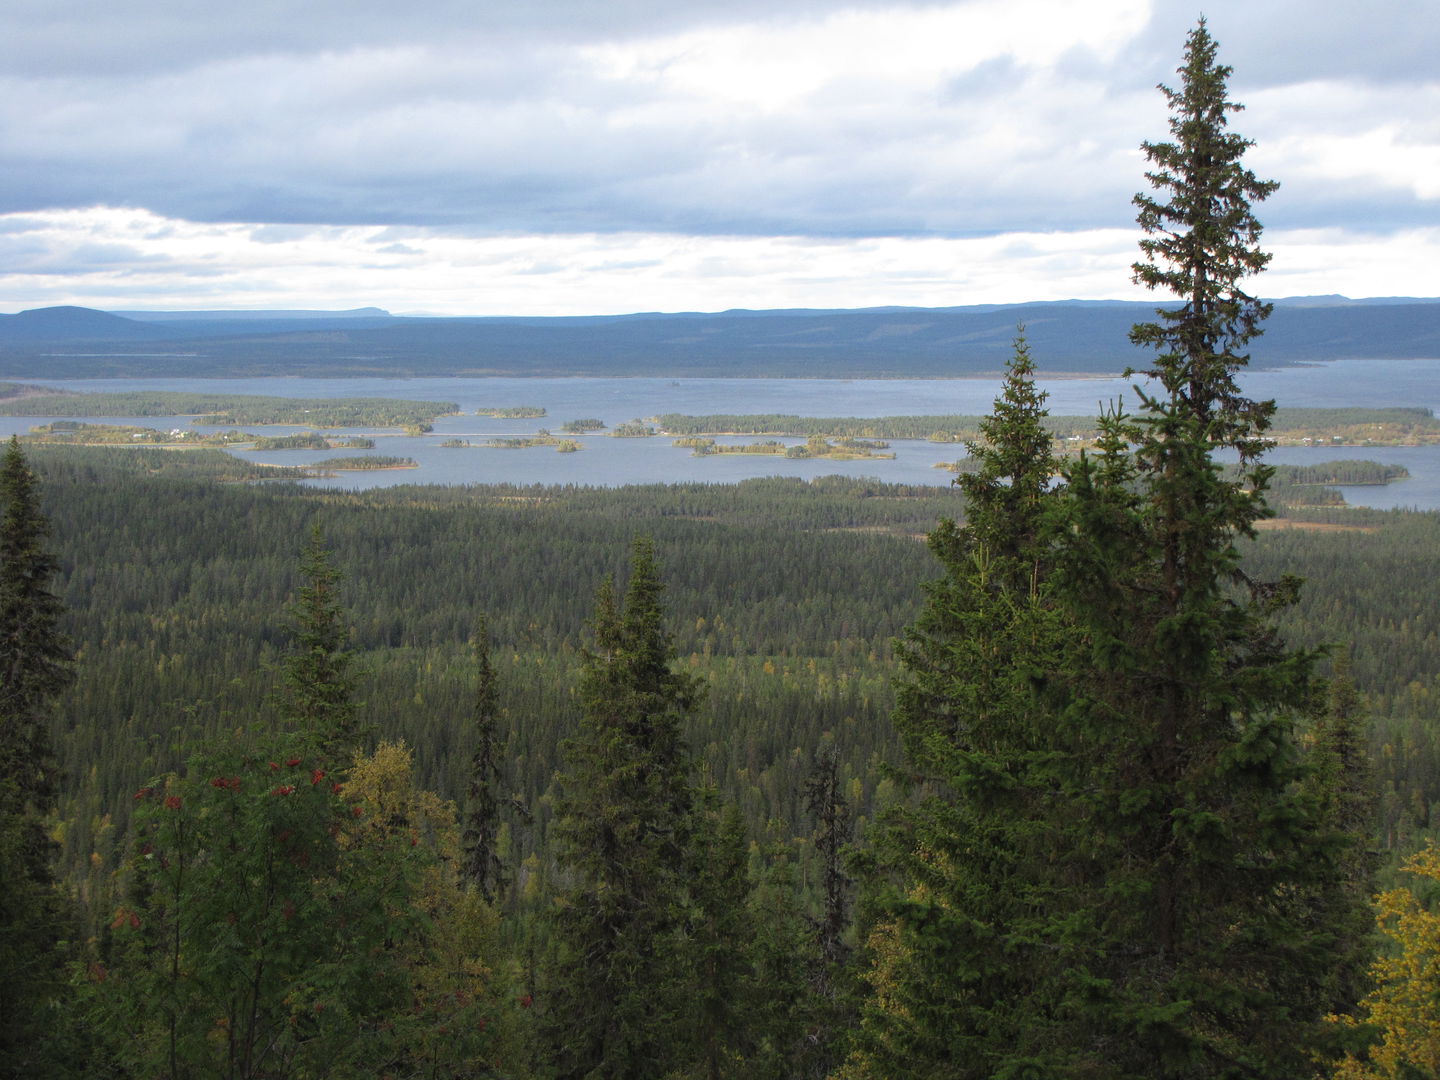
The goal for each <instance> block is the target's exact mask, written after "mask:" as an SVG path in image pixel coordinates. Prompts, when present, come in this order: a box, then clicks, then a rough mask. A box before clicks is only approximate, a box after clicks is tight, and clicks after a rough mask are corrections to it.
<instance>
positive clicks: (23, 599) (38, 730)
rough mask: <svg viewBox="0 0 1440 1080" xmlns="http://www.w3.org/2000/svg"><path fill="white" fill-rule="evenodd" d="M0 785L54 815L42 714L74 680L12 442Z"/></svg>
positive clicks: (2, 567) (2, 466)
mask: <svg viewBox="0 0 1440 1080" xmlns="http://www.w3.org/2000/svg"><path fill="white" fill-rule="evenodd" d="M0 513H3V518H0V782H5V781H8V782H9V783H11V784H13V785H14V792H13V797H14V798H15V799H18V800H19V804H17V808H18V806H19V805H23V806H27V807H29V808H30V809H32V810H35V811H38V812H40V813H46V812H48V811H50V810H51V809H53V808H54V803H55V761H54V755H53V752H52V750H51V747H50V736H49V729H48V725H47V718H46V715H45V712H46V709H47V708H48V706H49V705H50V703H52V702H53V701H54V700H55V698H56V696H57V695H59V693H60V692H61V691H62V690H63V689H65V687H66V686H68V685H69V683H70V681H71V679H72V678H73V677H74V676H73V673H72V671H71V666H70V664H71V652H70V641H69V639H68V638H67V637H66V636H65V634H64V633H63V632H62V630H61V629H60V620H61V617H62V615H63V614H64V605H63V604H61V602H60V598H59V597H58V596H56V595H55V593H54V592H53V591H52V589H51V581H52V579H53V578H54V577H55V575H56V573H57V572H58V571H59V566H58V564H57V563H56V561H55V558H54V556H53V555H51V554H50V552H49V551H48V550H47V548H46V547H45V541H46V539H47V538H48V536H49V533H50V523H49V521H48V520H47V519H46V517H45V515H44V513H43V512H42V511H41V509H40V493H39V486H38V484H37V483H36V480H35V474H34V473H33V472H32V471H31V470H30V466H29V465H28V464H27V463H26V461H25V455H24V454H23V453H22V452H21V450H20V441H19V439H17V438H15V437H14V436H12V437H11V439H10V445H9V447H8V448H7V449H6V451H5V457H4V460H3V463H0Z"/></svg>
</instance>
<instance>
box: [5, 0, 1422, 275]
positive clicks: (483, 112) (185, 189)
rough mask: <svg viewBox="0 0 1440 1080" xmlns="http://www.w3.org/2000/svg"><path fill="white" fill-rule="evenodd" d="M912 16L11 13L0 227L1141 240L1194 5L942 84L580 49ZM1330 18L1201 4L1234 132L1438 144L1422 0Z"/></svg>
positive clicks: (1394, 209) (1243, 3)
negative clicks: (632, 61)
mask: <svg viewBox="0 0 1440 1080" xmlns="http://www.w3.org/2000/svg"><path fill="white" fill-rule="evenodd" d="M929 6H930V7H931V8H938V7H944V6H946V5H941V4H934V5H929ZM971 6H972V7H974V8H975V10H980V9H982V8H984V7H985V5H983V4H979V3H975V4H972V5H971ZM918 7H920V5H915V4H905V5H900V4H894V3H887V2H885V0H860V2H843V0H786V2H783V3H781V4H779V5H777V4H775V3H774V2H773V0H771V2H769V3H762V2H761V0H689V2H670V3H660V2H654V0H645V2H642V0H610V2H607V3H604V4H597V3H594V2H593V0H547V2H546V3H544V4H535V3H520V2H517V0H491V2H487V3H475V2H474V0H431V2H427V3H425V4H423V5H419V6H418V7H415V8H408V9H402V8H400V7H397V6H396V5H395V4H394V3H393V2H392V0H385V2H381V0H317V2H315V3H312V4H308V5H299V6H297V5H293V4H290V3H288V2H287V3H285V4H281V3H279V2H278V0H250V2H247V3H243V4H238V5H206V6H205V8H204V17H203V18H199V17H196V4H195V3H188V2H180V0H135V2H130V3H126V4H119V5H117V4H114V3H113V0H67V2H65V3H55V2H54V0H19V2H18V3H17V4H15V5H12V8H13V9H14V10H13V11H12V12H11V13H10V16H9V23H8V25H7V33H6V34H5V35H4V36H3V37H0V127H3V129H4V130H5V131H6V140H5V144H4V147H3V150H0V212H17V211H18V212H28V211H38V210H43V209H53V208H67V207H85V206H92V205H100V204H104V205H112V206H128V207H144V208H148V209H151V210H153V211H155V212H157V213H160V214H163V215H166V216H169V217H173V218H182V219H188V220H192V221H200V222H227V221H234V222H250V223H257V224H261V225H266V226H270V227H274V228H276V229H281V230H282V231H278V232H273V233H271V232H269V231H268V230H257V231H256V232H255V233H254V234H253V238H254V239H256V240H266V239H274V240H286V239H290V238H291V237H292V236H293V233H291V232H288V231H283V230H285V229H289V228H291V227H303V226H307V225H320V224H364V225H394V226H397V227H400V228H402V229H403V227H406V226H411V227H438V228H444V229H448V230H457V231H460V232H464V233H470V234H477V233H479V234H484V233H489V234H500V233H507V232H540V233H545V232H595V231H598V232H609V231H616V232H622V231H673V232H678V233H693V234H711V235H718V234H736V235H766V234H777V233H778V234H790V235H810V234H813V235H816V236H835V237H847V236H849V237H855V236H883V235H893V236H909V235H924V234H941V235H949V236H972V235H985V234H989V233H996V232H1005V231H1013V230H1058V229H1082V228H1091V227H1123V226H1125V225H1126V224H1128V223H1129V221H1130V220H1131V217H1132V214H1131V208H1130V205H1129V197H1130V195H1131V194H1132V193H1133V191H1134V190H1135V188H1136V187H1137V186H1138V185H1139V183H1140V172H1141V164H1140V162H1139V159H1138V157H1137V155H1136V153H1135V147H1136V146H1137V145H1138V143H1139V141H1140V140H1141V139H1142V138H1146V137H1151V138H1155V137H1162V136H1163V135H1164V128H1163V124H1164V108H1163V102H1161V101H1160V99H1159V95H1158V94H1156V93H1155V92H1154V90H1153V87H1154V84H1155V83H1156V82H1158V81H1161V80H1165V81H1170V80H1172V79H1173V71H1174V68H1175V66H1176V64H1177V63H1178V59H1179V47H1180V44H1181V41H1182V39H1183V36H1184V33H1185V32H1186V30H1187V29H1188V27H1189V26H1190V25H1191V24H1192V23H1193V19H1194V11H1193V9H1192V8H1191V7H1190V5H1189V4H1188V3H1187V4H1181V3H1179V2H1178V0H1158V2H1156V3H1155V4H1154V5H1153V7H1152V10H1151V11H1150V16H1149V18H1148V20H1146V21H1145V22H1144V23H1143V25H1142V26H1140V27H1139V32H1138V33H1137V34H1136V35H1135V36H1134V37H1133V38H1132V39H1130V40H1128V41H1122V42H1120V43H1119V44H1120V47H1119V49H1118V51H1117V52H1115V53H1114V55H1110V54H1108V53H1106V52H1105V50H1103V49H1096V48H1091V47H1087V46H1084V45H1081V44H1077V45H1076V46H1075V47H1073V48H1070V49H1069V50H1066V51H1064V52H1063V53H1062V54H1061V55H1060V56H1059V58H1058V59H1057V60H1055V61H1054V62H1053V63H1049V64H1046V65H1042V66H1037V64H1036V63H1034V62H1027V61H1025V60H1024V59H1023V58H1022V57H1020V56H1018V55H1016V54H1015V53H1014V52H1013V51H1007V50H1003V49H1002V50H1000V51H998V52H992V54H990V55H986V56H983V57H982V58H981V59H980V60H978V61H975V62H969V61H961V60H957V61H956V62H955V64H954V66H953V69H952V70H950V71H948V72H945V73H944V74H943V77H938V78H936V79H935V80H934V81H933V82H931V83H929V84H926V83H914V84H903V83H902V81H901V80H899V79H898V78H896V77H891V76H881V75H877V74H874V73H865V72H858V73H856V74H855V75H854V76H853V77H846V75H845V74H844V73H842V74H841V75H839V76H835V77H831V78H827V79H825V80H823V81H821V82H819V83H817V84H816V85H814V86H811V87H809V88H806V89H802V90H801V91H797V92H795V93H793V94H791V96H789V97H788V98H784V99H783V100H780V99H777V102H774V103H772V102H767V101H759V100H752V99H749V98H747V97H746V96H745V93H744V91H745V90H746V89H747V88H746V87H744V86H737V87H733V88H732V87H726V86H723V85H722V86H721V88H720V91H719V92H717V93H711V92H709V91H707V90H703V89H697V88H695V87H694V86H688V85H686V84H683V83H677V84H673V85H672V84H671V83H668V82H667V81H666V79H667V77H668V76H669V75H670V74H671V73H672V66H671V65H674V64H677V63H679V64H683V63H684V62H685V61H686V60H687V59H688V58H686V57H683V56H681V57H663V56H662V57H661V58H660V59H657V60H653V61H647V63H650V65H651V66H649V67H644V68H643V69H642V70H640V71H639V72H638V73H630V74H629V75H617V74H615V73H614V72H609V71H606V70H605V69H604V68H603V65H600V64H597V62H595V60H594V55H593V54H592V53H590V52H587V51H585V50H586V49H589V48H590V47H593V46H608V45H614V44H615V43H625V42H636V41H641V40H645V39H649V38H653V37H655V36H656V35H663V34H669V33H678V32H682V31H684V32H689V31H695V30H697V29H707V28H708V29H713V30H715V31H716V32H722V31H724V30H725V29H726V28H729V27H733V26H736V25H739V24H742V23H746V22H757V21H759V22H763V23H765V24H766V25H768V26H773V27H774V28H776V32H777V33H778V32H780V31H781V30H783V29H784V28H787V27H793V26H794V25H796V24H797V22H799V21H802V20H804V19H807V18H820V17H822V16H826V15H838V14H840V13H843V12H846V11H852V10H855V9H860V8H863V9H868V10H872V11H893V12H895V13H896V16H897V17H899V14H900V13H902V12H905V11H913V10H916V9H917V8H918ZM1330 7H1331V8H1333V10H1325V11H1317V5H1315V4H1314V3H1313V0H1310V2H1309V3H1306V4H1301V3H1299V2H1296V0H1267V2H1266V3H1263V4H1259V3H1254V2H1253V0H1217V2H1214V3H1211V4H1209V5H1207V8H1208V12H1209V17H1210V25H1211V28H1212V30H1213V32H1214V33H1215V35H1216V37H1217V38H1218V39H1219V40H1220V41H1221V43H1222V55H1223V58H1224V59H1225V60H1226V62H1228V63H1231V64H1232V65H1233V66H1234V67H1235V69H1236V76H1235V80H1234V88H1235V91H1236V94H1237V96H1238V97H1240V98H1241V99H1242V100H1249V101H1251V103H1252V105H1253V106H1255V107H1254V108H1252V111H1250V112H1247V113H1245V114H1242V116H1241V117H1240V118H1239V119H1238V120H1237V122H1236V123H1237V126H1238V127H1239V129H1240V130H1242V131H1244V132H1246V133H1247V134H1253V135H1254V136H1255V137H1257V138H1259V139H1260V140H1261V142H1262V151H1261V152H1262V153H1263V146H1264V144H1266V143H1270V144H1281V143H1283V144H1284V145H1286V146H1287V148H1288V149H1287V152H1293V153H1297V154H1298V153H1302V152H1303V146H1302V145H1301V144H1302V143H1304V141H1305V140H1308V139H1311V138H1320V137H1322V136H1323V137H1335V136H1341V135H1349V136H1353V137H1359V136H1363V135H1364V134H1365V133H1366V132H1369V131H1371V130H1373V129H1375V128H1376V127H1377V126H1381V125H1388V126H1389V127H1390V128H1392V129H1394V130H1395V131H1396V132H1398V135H1397V138H1401V139H1405V140H1409V141H1410V142H1411V143H1412V144H1414V145H1417V146H1420V147H1429V148H1433V147H1435V146H1436V145H1437V144H1440V122H1437V120H1436V116H1437V114H1440V109H1436V108H1432V107H1431V102H1432V100H1433V99H1434V96H1435V95H1436V94H1437V93H1440V91H1437V89H1436V87H1437V86H1440V83H1437V81H1436V76H1435V73H1434V64H1433V57H1434V56H1436V55H1440V15H1437V13H1436V11H1435V9H1434V8H1433V5H1429V4H1416V3H1414V2H1413V0H1378V2H1376V3H1372V4H1370V5H1368V6H1366V7H1365V8H1364V9H1363V10H1362V9H1361V8H1360V7H1359V6H1358V5H1343V6H1342V5H1330ZM962 44H963V43H962ZM801 59H804V58H803V57H797V60H801ZM736 78H737V79H738V78H739V76H738V75H737V76H736ZM1297 87H1298V88H1299V89H1295V88H1297ZM731 89H734V90H736V91H737V92H736V93H735V94H734V95H731V96H728V97H727V92H728V91H729V90H731ZM1262 102H1263V104H1264V105H1265V106H1266V107H1267V108H1266V109H1261V108H1260V107H1259V105H1260V104H1261V103H1262ZM1292 141H1293V142H1294V143H1295V145H1294V146H1293V147H1291V146H1290V142H1292ZM1284 164H1285V162H1282V161H1277V162H1275V163H1274V167H1273V168H1272V169H1271V172H1272V173H1273V174H1275V175H1279V176H1280V177H1281V179H1282V180H1284V181H1285V184H1286V187H1285V189H1284V195H1283V197H1277V199H1276V201H1275V202H1274V204H1272V205H1273V206H1274V210H1275V217H1274V219H1273V220H1274V222H1275V223H1276V224H1283V225H1289V226H1295V227H1300V226H1306V225H1321V224H1326V225H1328V224H1334V223H1337V222H1344V221H1349V220H1361V221H1363V223H1364V224H1365V225H1366V226H1368V227H1371V228H1382V229H1383V228H1398V227H1403V226H1405V225H1407V224H1415V223H1428V222H1430V221H1433V220H1434V218H1435V212H1434V211H1435V198H1434V197H1431V196H1430V195H1428V194H1426V193H1425V192H1424V191H1422V190H1420V189H1419V188H1417V186H1416V185H1415V184H1410V185H1408V186H1407V185H1406V184H1405V183H1399V182H1381V181H1379V180H1376V179H1375V178H1367V177H1366V176H1364V175H1359V174H1356V175H1346V176H1343V177H1340V178H1338V179H1337V178H1336V177H1335V176H1332V175H1327V174H1326V173H1324V171H1323V169H1322V164H1323V163H1322V161H1321V159H1320V158H1319V157H1314V158H1313V160H1311V161H1310V162H1309V163H1308V164H1306V165H1304V167H1303V168H1301V169H1300V170H1299V171H1298V172H1297V173H1296V174H1295V175H1287V174H1286V170H1285V168H1284ZM1266 165H1267V166H1269V165H1270V162H1269V161H1268V160H1267V161H1266ZM393 239H394V241H395V242H396V243H401V242H403V240H404V239H405V237H404V236H403V235H397V236H396V237H394V238H393ZM390 250H392V251H395V253H403V252H401V251H399V250H398V249H390Z"/></svg>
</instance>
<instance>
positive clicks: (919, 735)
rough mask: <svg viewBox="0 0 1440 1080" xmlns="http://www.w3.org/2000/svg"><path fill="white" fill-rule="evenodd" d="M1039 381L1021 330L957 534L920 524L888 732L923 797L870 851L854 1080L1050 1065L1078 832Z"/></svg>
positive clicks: (979, 446) (945, 525)
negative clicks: (928, 552)
mask: <svg viewBox="0 0 1440 1080" xmlns="http://www.w3.org/2000/svg"><path fill="white" fill-rule="evenodd" d="M1033 379H1034V364H1033V361H1032V359H1031V357H1030V353H1029V349H1028V347H1027V345H1026V342H1025V340H1024V338H1023V336H1022V337H1021V338H1019V339H1017V341H1016V343H1015V353H1014V356H1013V358H1012V360H1011V364H1010V368H1009V371H1008V373H1007V377H1006V380H1005V384H1004V388H1003V390H1002V394H1001V396H1000V398H998V399H997V400H996V403H995V411H994V414H993V415H992V416H991V417H989V418H987V420H986V421H985V422H984V423H983V424H982V434H983V438H984V441H983V442H980V443H976V444H974V445H972V446H971V447H970V450H971V454H972V457H973V458H974V459H975V460H976V461H977V462H978V463H979V468H978V470H977V471H976V472H974V473H972V474H968V475H965V476H962V477H960V478H959V479H958V480H957V485H959V486H960V487H961V488H962V490H963V491H964V493H965V496H966V511H967V527H966V528H964V529H961V528H960V527H958V526H957V525H956V524H955V522H954V521H952V520H948V519H947V520H942V521H941V522H940V524H939V526H938V527H937V528H936V529H935V531H934V532H932V533H931V535H930V545H931V548H932V550H933V551H934V553H935V554H936V556H937V557H938V558H939V559H940V562H941V564H942V566H943V567H944V569H945V576H944V577H942V578H940V579H939V580H937V581H935V582H933V583H931V584H930V585H929V586H927V589H926V593H927V603H926V606H925V608H924V610H923V611H922V612H921V615H920V617H919V619H918V620H917V621H916V623H915V625H914V626H913V627H912V628H911V629H910V630H909V631H908V632H907V634H906V637H905V639H904V641H903V642H902V643H901V645H900V647H899V651H900V659H901V663H902V665H903V667H904V669H905V678H904V680H903V681H902V682H901V683H900V684H899V686H898V687H897V693H896V709H895V713H894V722H895V727H896V730H897V732H898V734H899V736H900V739H901V741H902V745H903V747H904V750H905V759H906V764H905V770H906V772H905V775H906V778H907V779H908V780H909V781H910V782H911V783H914V784H919V785H922V786H921V789H920V794H921V798H919V800H918V801H917V802H915V803H914V804H913V805H910V806H902V807H899V808H897V809H896V810H895V811H894V812H893V813H892V814H891V816H890V818H889V820H888V821H887V823H886V828H885V830H884V832H883V833H882V834H881V835H880V837H879V838H878V840H877V844H876V854H875V858H876V868H875V871H873V872H872V875H871V891H872V897H871V900H870V902H869V905H870V907H871V908H872V909H873V910H872V914H871V916H870V918H871V921H872V923H873V929H872V932H871V935H870V939H869V941H868V943H867V944H868V949H869V963H870V972H869V974H868V976H867V979H868V981H869V984H870V989H871V993H870V998H869V1000H868V1002H867V1003H866V1008H865V1012H864V1014H863V1017H862V1022H861V1027H860V1031H859V1032H858V1034H857V1037H856V1046H855V1049H854V1051H853V1052H852V1054H851V1057H850V1060H849V1061H848V1063H847V1065H846V1067H845V1069H844V1070H843V1072H842V1075H844V1076H846V1077H850V1078H857V1080H858V1078H861V1077H875V1078H879V1077H891V1076H894V1077H900V1076H906V1077H908V1076H917V1077H918V1076H956V1077H959V1076H975V1077H989V1076H993V1075H1012V1074H1014V1075H1023V1072H1017V1070H1021V1069H1023V1068H1025V1067H1029V1065H1028V1064H1027V1063H1029V1064H1033V1063H1034V1062H1035V1061H1036V1060H1039V1059H1040V1058H1044V1057H1046V1056H1048V1055H1049V1054H1050V1052H1051V1048H1050V1047H1049V1046H1048V1043H1049V1040H1050V1038H1051V1031H1050V1028H1051V1027H1052V1025H1053V1022H1054V1016H1055V1010H1056V1008H1057V1003H1058V1002H1059V1001H1060V1000H1062V999H1063V996H1064V994H1065V993H1066V992H1067V990H1068V989H1069V987H1068V985H1067V982H1066V980H1065V978H1064V974H1065V971H1066V965H1067V962H1068V960H1069V958H1070V956H1071V945H1070V943H1069V942H1068V941H1066V940H1065V939H1064V937H1063V909H1061V908H1059V907H1058V906H1057V897H1059V896H1061V895H1063V894H1064V893H1065V890H1066V888H1067V887H1068V886H1067V884H1066V883H1065V882H1064V880H1063V877H1064V875H1063V873H1062V872H1061V871H1060V870H1059V867H1060V865H1061V864H1060V863H1059V861H1058V858H1059V857H1061V856H1062V854H1063V853H1064V852H1065V851H1066V849H1067V847H1068V846H1069V844H1070V843H1072V842H1073V837H1072V836H1071V835H1070V829H1071V823H1070V822H1068V821H1067V820H1066V815H1065V813H1064V809H1065V808H1064V807H1063V805H1061V806H1057V805H1056V802H1057V800H1056V799H1055V795H1054V790H1055V787H1056V780H1057V776H1056V765H1057V758H1056V754H1055V748H1054V738H1055V734H1056V733H1055V729H1054V726H1053V721H1052V718H1051V717H1049V716H1047V715H1045V713H1044V710H1043V709H1042V708H1041V707H1040V706H1039V703H1038V702H1037V701H1036V700H1035V694H1034V689H1033V683H1034V680H1035V678H1036V677H1037V675H1038V674H1039V673H1040V672H1042V671H1044V670H1045V669H1046V668H1047V667H1051V666H1053V665H1054V664H1055V662H1056V660H1057V658H1058V656H1059V653H1058V652H1057V646H1058V643H1059V642H1060V641H1061V640H1063V636H1062V626H1061V623H1060V621H1059V619H1058V617H1057V615H1056V613H1055V611H1054V608H1053V606H1052V604H1051V602H1050V600H1049V586H1048V576H1049V575H1048V566H1049V563H1050V553H1049V544H1048V541H1047V537H1046V528H1045V523H1044V522H1045V515H1046V510H1047V507H1048V506H1049V505H1050V504H1051V503H1052V502H1053V501H1054V500H1055V499H1056V498H1057V497H1058V495H1057V493H1056V492H1055V491H1054V490H1053V489H1052V487H1051V474H1052V472H1053V470H1054V468H1055V461H1054V458H1053V457H1052V455H1051V451H1050V446H1051V441H1050V438H1049V436H1048V434H1047V432H1046V429H1045V426H1044V417H1045V412H1044V395H1043V394H1040V393H1038V392H1037V391H1036V389H1035V386H1034V381H1033ZM1054 919H1060V920H1062V921H1061V922H1060V923H1058V924H1057V923H1056V922H1054V921H1051V920H1054ZM1057 930H1059V931H1060V937H1059V940H1057ZM1037 1055H1038V1056H1037Z"/></svg>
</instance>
